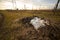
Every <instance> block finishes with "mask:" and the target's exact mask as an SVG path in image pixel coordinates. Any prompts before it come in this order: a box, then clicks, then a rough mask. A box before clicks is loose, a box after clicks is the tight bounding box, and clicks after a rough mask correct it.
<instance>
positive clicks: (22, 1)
mask: <svg viewBox="0 0 60 40" xmlns="http://www.w3.org/2000/svg"><path fill="white" fill-rule="evenodd" d="M12 1H13V2H12ZM56 3H57V0H0V10H5V9H17V8H18V9H29V10H31V9H38V10H39V9H53V8H54V6H55V4H56ZM58 8H60V3H59V5H58Z"/></svg>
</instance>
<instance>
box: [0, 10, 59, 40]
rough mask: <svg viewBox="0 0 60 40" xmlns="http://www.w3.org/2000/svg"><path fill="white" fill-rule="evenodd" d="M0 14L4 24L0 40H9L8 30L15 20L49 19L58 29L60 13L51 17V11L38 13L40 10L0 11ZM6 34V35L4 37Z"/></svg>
mask: <svg viewBox="0 0 60 40" xmlns="http://www.w3.org/2000/svg"><path fill="white" fill-rule="evenodd" d="M0 13H2V14H3V15H4V18H5V19H4V22H3V26H2V27H4V28H2V29H1V30H2V32H0V39H1V40H11V35H12V34H13V32H12V34H10V33H11V32H10V30H11V25H12V23H13V22H14V20H16V19H20V18H24V17H30V16H39V17H44V18H47V19H50V20H51V22H52V23H55V24H57V25H59V27H60V12H56V13H55V15H53V12H52V11H40V10H38V11H37V10H35V11H34V10H20V11H19V10H0ZM5 34H6V35H5Z"/></svg>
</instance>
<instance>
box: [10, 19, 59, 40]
mask: <svg viewBox="0 0 60 40" xmlns="http://www.w3.org/2000/svg"><path fill="white" fill-rule="evenodd" d="M22 20H23V21H22ZM22 20H21V19H19V20H17V21H15V22H14V23H15V24H14V27H13V29H12V30H13V31H12V36H11V40H60V38H59V37H60V29H59V28H58V27H57V26H52V25H49V26H45V27H42V28H39V32H37V31H36V30H35V29H34V27H33V26H32V25H30V24H29V21H26V20H24V19H22ZM12 25H13V24H12ZM15 27H16V28H15Z"/></svg>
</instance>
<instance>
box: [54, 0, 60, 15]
mask: <svg viewBox="0 0 60 40" xmlns="http://www.w3.org/2000/svg"><path fill="white" fill-rule="evenodd" d="M59 2H60V0H58V1H57V3H56V5H55V7H54V10H53V12H54V15H55V11H56V10H57V7H58V4H59Z"/></svg>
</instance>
